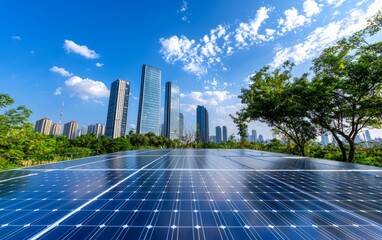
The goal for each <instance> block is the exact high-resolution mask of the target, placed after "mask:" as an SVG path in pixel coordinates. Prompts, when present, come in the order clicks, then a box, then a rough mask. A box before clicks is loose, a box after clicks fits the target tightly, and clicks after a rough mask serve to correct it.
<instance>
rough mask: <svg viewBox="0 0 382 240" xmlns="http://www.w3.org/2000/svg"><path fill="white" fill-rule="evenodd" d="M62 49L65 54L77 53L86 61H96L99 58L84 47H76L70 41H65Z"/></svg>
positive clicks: (92, 51)
mask: <svg viewBox="0 0 382 240" xmlns="http://www.w3.org/2000/svg"><path fill="white" fill-rule="evenodd" d="M63 47H64V49H65V51H66V52H67V53H71V52H73V53H77V54H79V55H81V56H83V57H85V58H86V59H96V58H99V57H100V55H99V54H97V53H96V52H95V51H94V50H91V49H89V48H88V47H87V46H85V45H78V44H77V43H75V42H73V41H71V40H65V41H64V46H63Z"/></svg>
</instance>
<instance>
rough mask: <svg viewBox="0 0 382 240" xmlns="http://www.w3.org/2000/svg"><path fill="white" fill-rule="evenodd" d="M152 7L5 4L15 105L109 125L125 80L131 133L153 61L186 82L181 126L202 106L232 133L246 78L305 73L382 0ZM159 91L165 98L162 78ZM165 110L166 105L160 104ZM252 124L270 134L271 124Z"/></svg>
mask: <svg viewBox="0 0 382 240" xmlns="http://www.w3.org/2000/svg"><path fill="white" fill-rule="evenodd" d="M150 6H151V7H150V8H147V3H145V2H140V1H129V2H124V1H118V2H115V3H114V4H110V3H108V2H106V1H103V0H96V1H91V2H90V1H81V2H78V1H73V0H68V1H66V2H65V4H59V3H58V2H44V3H39V4H38V3H35V2H33V1H26V0H15V1H11V2H9V1H7V2H2V3H0V12H1V14H0V19H1V21H0V27H1V29H2V37H0V48H1V51H0V66H2V67H1V71H0V78H1V79H2V81H0V89H2V92H4V93H7V94H9V95H10V96H11V97H12V98H14V99H15V105H16V106H17V105H26V106H27V107H28V108H30V109H31V110H32V111H33V114H32V115H31V117H30V122H32V123H34V122H36V121H37V120H39V119H42V118H45V117H46V118H49V119H52V121H53V122H58V120H59V111H60V107H61V104H62V102H65V113H64V115H63V119H62V120H63V122H68V121H70V120H72V119H75V120H76V121H77V122H78V123H80V125H81V126H82V125H90V124H93V123H94V122H99V123H103V124H106V122H105V120H106V119H105V116H106V114H107V107H108V96H109V94H110V88H109V86H110V85H111V82H112V81H114V80H115V79H118V78H121V79H126V80H127V81H129V82H130V83H131V90H130V92H131V98H130V103H129V115H128V119H127V131H128V130H130V129H131V128H135V129H136V127H137V126H136V125H137V115H138V105H139V93H140V80H141V66H142V64H143V63H147V64H150V65H152V66H156V67H157V68H159V69H161V70H162V79H163V82H168V81H171V82H173V83H174V84H175V85H177V86H179V87H180V89H181V92H180V102H181V109H182V111H183V114H184V129H185V130H191V129H196V126H195V121H194V119H195V117H196V113H195V112H196V106H197V105H203V106H206V107H207V108H208V109H209V115H210V120H211V123H210V129H209V130H210V131H211V132H212V131H214V129H213V127H214V126H222V125H226V126H227V130H228V132H230V133H235V134H236V133H237V130H236V127H235V126H234V124H233V123H232V121H231V119H230V118H229V117H228V114H234V113H235V112H236V111H238V110H239V109H240V108H241V107H242V105H241V104H240V99H238V98H237V96H238V95H240V89H241V88H242V87H247V86H248V83H249V81H248V76H250V75H251V74H253V73H254V72H255V71H257V70H259V69H260V68H261V67H263V66H265V65H267V64H269V65H271V66H272V67H277V66H280V64H281V63H282V62H283V61H284V60H287V59H289V60H291V61H294V62H295V63H296V64H297V66H296V69H295V71H294V74H295V75H296V76H298V75H301V74H302V73H303V72H309V67H310V66H311V60H312V59H313V58H314V57H317V56H318V54H319V53H320V51H322V49H323V48H324V47H327V46H329V45H330V44H333V43H335V42H336V41H337V40H339V39H340V38H342V37H347V36H349V35H350V34H351V33H353V32H355V31H357V30H360V29H362V28H363V27H364V26H366V24H367V21H366V19H367V18H370V17H371V16H373V15H374V14H375V13H376V12H377V11H378V10H380V9H382V3H381V1H378V0H365V1H356V0H346V1H342V0H330V1H329V0H298V1H293V2H285V1H284V2H276V1H263V2H258V1H255V2H254V1H250V0H243V1H240V2H224V3H222V1H218V0H211V1H208V2H205V1H200V0H193V1H176V2H171V3H170V2H166V3H160V2H156V1H151V2H150ZM30 9H34V11H30ZM212 9H213V10H214V11H213V13H211V10H212ZM15 12H17V13H18V14H14V13H15ZM67 13H70V16H71V17H68V14H67ZM26 21H28V24H25V22H26ZM153 23H155V24H153ZM30 26H32V27H30ZM381 36H382V34H381V33H379V34H378V35H376V37H375V38H376V39H381ZM161 88H162V90H161V92H160V94H161V99H164V94H165V93H164V83H162V84H161ZM160 107H161V111H163V108H164V101H163V100H162V101H161V103H160ZM162 122H164V119H163V114H161V116H160V123H162ZM254 126H255V127H256V129H258V130H259V132H261V133H262V134H263V136H264V137H265V138H266V139H270V138H272V133H271V132H270V131H269V128H268V127H267V126H266V125H265V124H263V123H258V122H257V123H251V126H250V128H253V127H254ZM371 134H372V135H373V136H382V131H381V130H378V131H376V130H372V131H371Z"/></svg>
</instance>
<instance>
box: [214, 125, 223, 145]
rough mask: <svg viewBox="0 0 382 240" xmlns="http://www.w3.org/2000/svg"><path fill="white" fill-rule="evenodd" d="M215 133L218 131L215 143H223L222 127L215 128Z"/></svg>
mask: <svg viewBox="0 0 382 240" xmlns="http://www.w3.org/2000/svg"><path fill="white" fill-rule="evenodd" d="M215 131H216V139H215V143H221V142H222V128H221V127H220V126H217V127H216V128H215Z"/></svg>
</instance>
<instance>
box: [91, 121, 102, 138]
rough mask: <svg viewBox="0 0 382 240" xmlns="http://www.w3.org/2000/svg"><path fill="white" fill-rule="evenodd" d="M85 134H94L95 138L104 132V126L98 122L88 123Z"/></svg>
mask: <svg viewBox="0 0 382 240" xmlns="http://www.w3.org/2000/svg"><path fill="white" fill-rule="evenodd" d="M87 134H94V135H95V136H96V137H97V138H99V137H101V136H102V135H104V134H105V126H104V125H102V124H99V123H96V124H92V125H89V127H88V129H87Z"/></svg>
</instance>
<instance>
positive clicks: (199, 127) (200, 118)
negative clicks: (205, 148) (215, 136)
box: [196, 105, 210, 142]
mask: <svg viewBox="0 0 382 240" xmlns="http://www.w3.org/2000/svg"><path fill="white" fill-rule="evenodd" d="M208 122H209V120H208V111H207V109H206V108H205V107H204V106H199V105H198V107H197V108H196V141H197V142H208V141H209V139H210V133H209V123H208Z"/></svg>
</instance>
